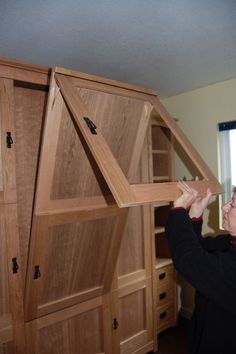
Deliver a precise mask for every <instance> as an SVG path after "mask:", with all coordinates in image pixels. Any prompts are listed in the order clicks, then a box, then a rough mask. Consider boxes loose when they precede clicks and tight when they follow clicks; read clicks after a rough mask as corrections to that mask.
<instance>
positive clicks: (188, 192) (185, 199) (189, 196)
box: [174, 181, 198, 209]
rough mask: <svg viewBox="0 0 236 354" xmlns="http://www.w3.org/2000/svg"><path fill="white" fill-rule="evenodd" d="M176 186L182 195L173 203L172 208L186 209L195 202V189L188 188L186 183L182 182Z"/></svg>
mask: <svg viewBox="0 0 236 354" xmlns="http://www.w3.org/2000/svg"><path fill="white" fill-rule="evenodd" d="M177 186H178V187H179V189H180V190H181V191H182V192H183V194H182V195H181V196H180V197H179V198H177V199H176V200H175V201H174V207H175V208H178V207H182V208H185V209H187V208H188V207H190V205H191V204H192V203H193V202H194V201H195V200H196V198H197V195H198V192H197V191H196V190H195V189H193V188H190V187H189V186H188V185H187V183H185V182H183V181H181V182H178V183H177Z"/></svg>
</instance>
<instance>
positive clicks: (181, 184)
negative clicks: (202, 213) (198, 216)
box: [177, 181, 198, 198]
mask: <svg viewBox="0 0 236 354" xmlns="http://www.w3.org/2000/svg"><path fill="white" fill-rule="evenodd" d="M177 186H178V187H179V188H180V189H181V191H182V192H183V193H184V192H185V193H188V194H191V195H192V196H193V197H195V198H196V197H197V195H198V192H197V191H196V190H195V189H193V188H191V187H190V186H189V185H188V184H187V183H186V182H184V181H179V182H178V183H177Z"/></svg>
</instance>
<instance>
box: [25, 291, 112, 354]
mask: <svg viewBox="0 0 236 354" xmlns="http://www.w3.org/2000/svg"><path fill="white" fill-rule="evenodd" d="M109 309H110V304H109V297H107V296H106V295H105V296H100V297H97V298H94V299H92V300H88V301H85V302H83V303H81V304H77V305H75V306H72V307H69V308H67V309H64V310H60V311H57V312H55V313H53V314H50V315H46V316H43V317H40V318H38V319H36V320H33V321H30V322H28V323H27V325H26V335H27V339H28V341H27V352H28V353H29V354H85V353H86V354H105V353H106V354H113V351H112V347H111V325H110V326H109V324H110V323H111V321H110V310H109Z"/></svg>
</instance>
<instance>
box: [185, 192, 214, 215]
mask: <svg viewBox="0 0 236 354" xmlns="http://www.w3.org/2000/svg"><path fill="white" fill-rule="evenodd" d="M211 196H212V192H211V190H210V189H209V188H208V189H207V192H206V196H205V197H203V198H201V197H197V198H196V199H195V201H194V202H193V203H192V205H191V207H190V210H189V216H190V218H194V217H195V218H199V217H200V216H201V215H202V214H203V212H204V210H205V209H206V207H207V206H208V204H209V202H210V199H211Z"/></svg>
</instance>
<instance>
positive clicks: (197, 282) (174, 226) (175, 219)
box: [166, 209, 236, 310]
mask: <svg viewBox="0 0 236 354" xmlns="http://www.w3.org/2000/svg"><path fill="white" fill-rule="evenodd" d="M166 236H167V239H168V243H169V248H170V252H171V255H172V258H173V262H174V266H175V268H176V270H177V271H178V272H179V273H180V274H181V275H182V276H183V277H184V278H185V279H186V280H187V281H188V282H189V283H190V284H191V285H192V286H193V287H194V288H196V289H197V290H198V291H199V292H200V293H202V294H203V295H204V296H206V297H207V298H209V299H211V300H212V301H214V302H216V303H217V304H218V305H220V306H222V307H225V308H227V309H228V310H230V309H232V302H233V301H235V295H236V291H235V289H234V287H233V285H232V286H231V284H230V283H229V282H228V280H227V274H226V277H225V274H224V271H222V262H224V259H223V258H224V257H225V253H224V252H215V253H209V252H207V251H206V250H205V249H203V248H202V246H201V244H200V242H199V240H198V236H197V235H196V233H195V232H194V229H193V225H192V221H191V219H190V218H189V216H188V213H187V212H186V210H185V209H175V210H171V211H170V212H169V217H168V220H167V224H166ZM231 297H232V299H231ZM225 299H228V300H229V301H225ZM233 299H234V300H233Z"/></svg>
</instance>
